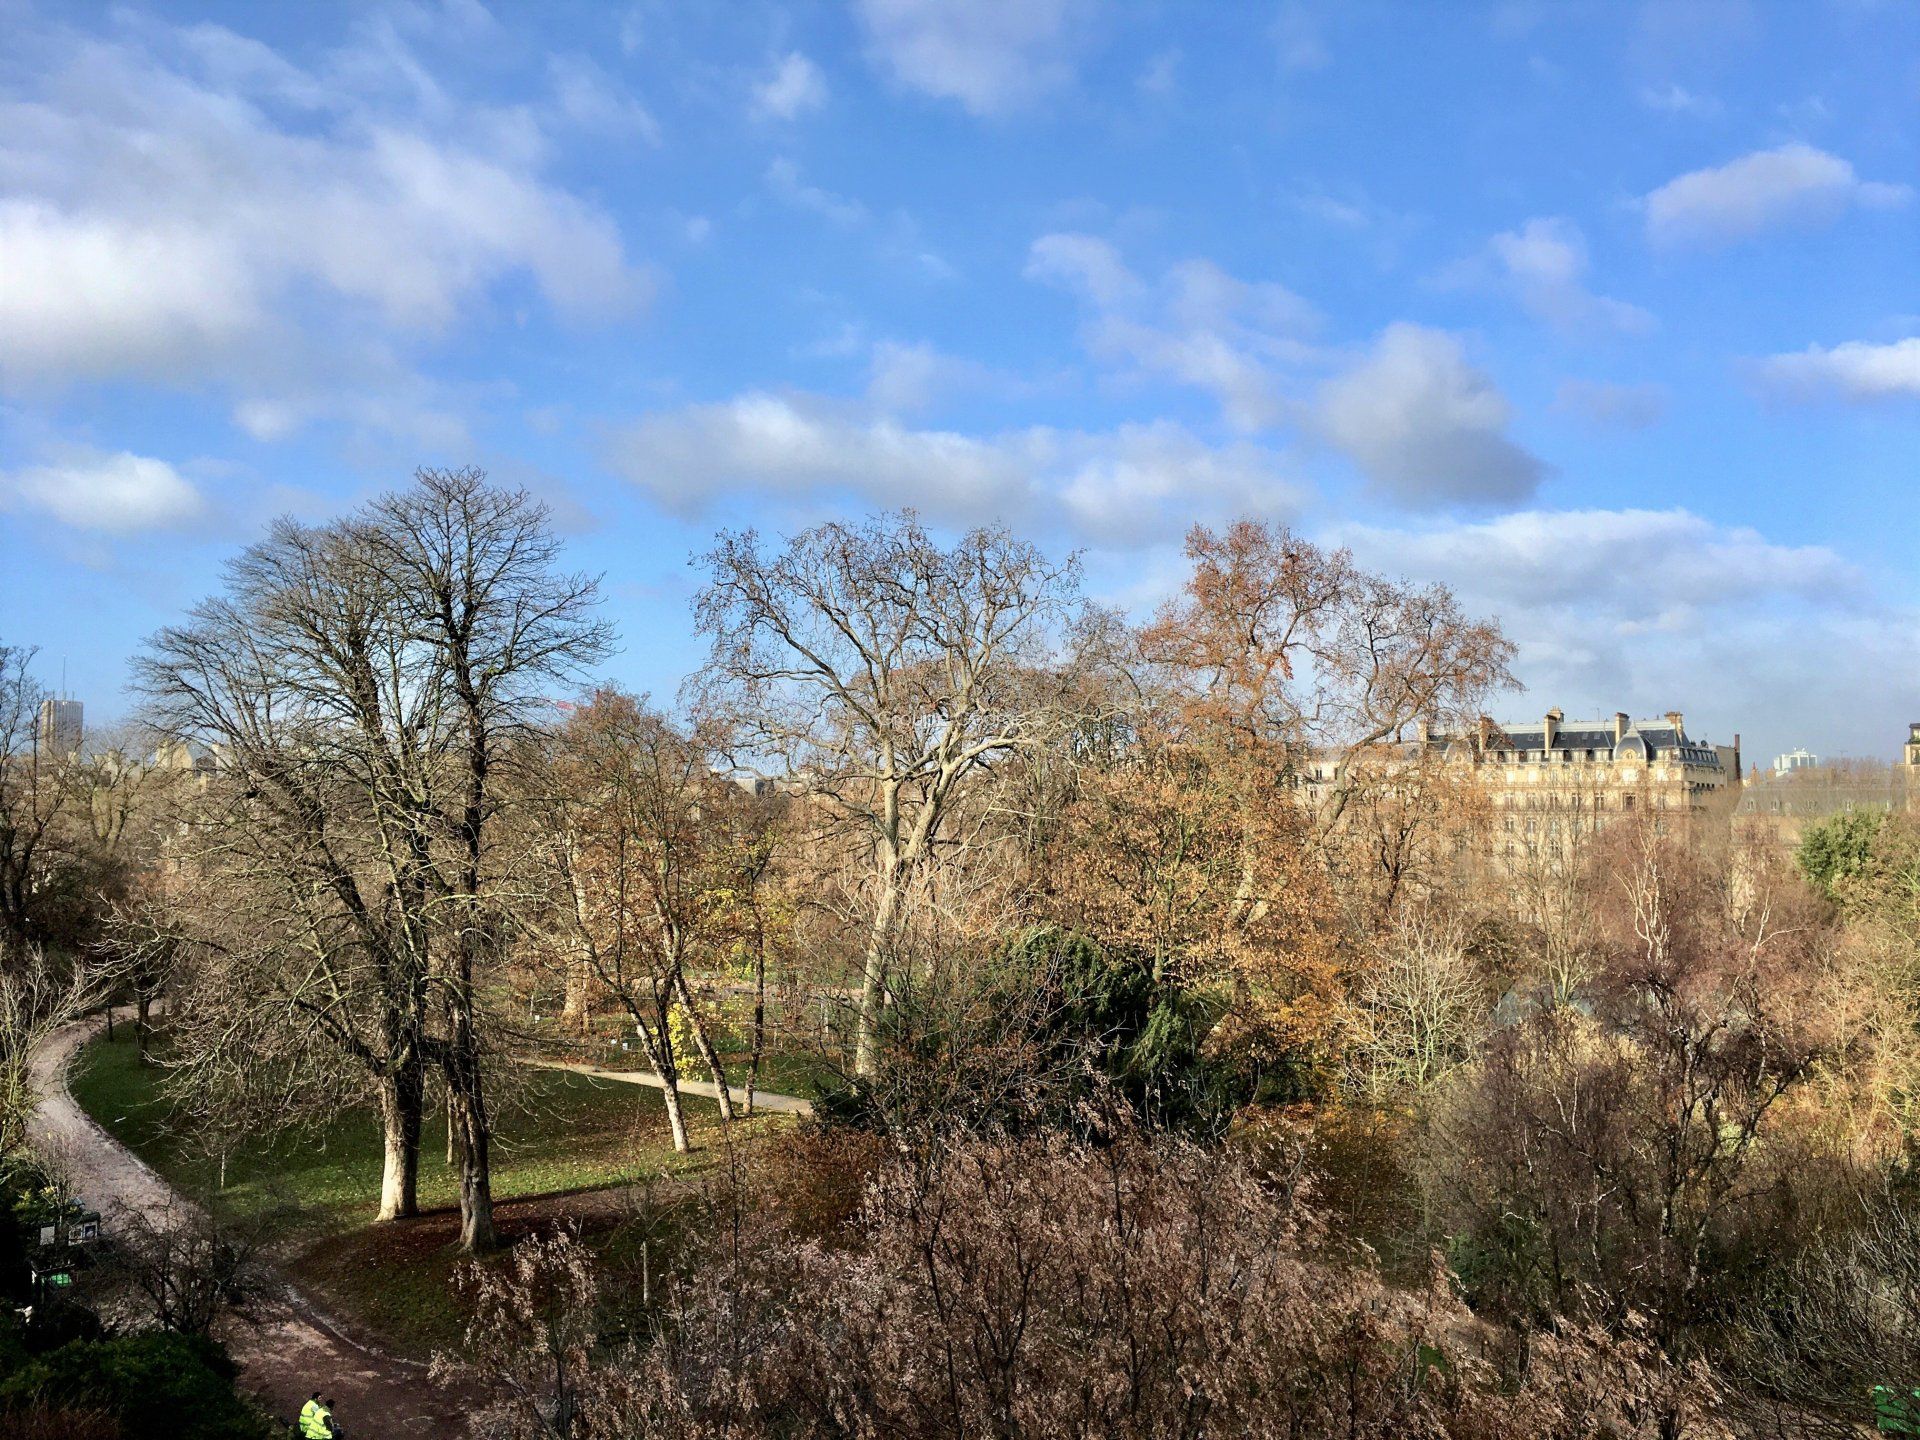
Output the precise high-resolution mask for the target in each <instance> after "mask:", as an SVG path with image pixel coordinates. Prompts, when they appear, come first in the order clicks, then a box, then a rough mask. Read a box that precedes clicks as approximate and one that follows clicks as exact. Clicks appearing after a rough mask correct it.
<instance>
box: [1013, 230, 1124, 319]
mask: <svg viewBox="0 0 1920 1440" xmlns="http://www.w3.org/2000/svg"><path fill="white" fill-rule="evenodd" d="M1024 273H1025V274H1026V277H1027V278H1028V279H1029V280H1044V281H1048V282H1050V283H1053V284H1057V285H1064V286H1066V287H1067V288H1068V289H1071V290H1074V291H1076V292H1077V293H1079V294H1081V295H1083V296H1085V297H1086V298H1087V299H1089V300H1091V301H1093V303H1094V304H1096V305H1102V306H1115V305H1121V304H1125V303H1127V302H1128V301H1131V300H1132V299H1134V297H1136V296H1138V295H1140V294H1142V293H1144V292H1145V289H1146V287H1145V286H1144V285H1142V284H1141V283H1140V277H1139V276H1137V275H1135V274H1134V273H1133V271H1131V270H1129V269H1128V268H1127V263H1126V261H1124V260H1122V259H1121V258H1120V252H1119V251H1118V250H1116V249H1114V247H1113V245H1112V244H1111V243H1109V242H1108V241H1105V240H1102V239H1101V238H1100V237H1099V236H1097V235H1079V234H1071V233H1058V234H1053V235H1042V236H1041V237H1040V238H1039V239H1038V240H1035V241H1034V242H1033V245H1032V246H1031V247H1030V248H1029V249H1028V251H1027V266H1026V270H1025V272H1024Z"/></svg>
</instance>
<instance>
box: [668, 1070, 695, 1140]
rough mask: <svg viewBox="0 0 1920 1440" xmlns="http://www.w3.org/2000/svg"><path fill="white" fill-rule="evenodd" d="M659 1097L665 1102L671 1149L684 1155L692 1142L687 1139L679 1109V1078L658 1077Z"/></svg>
mask: <svg viewBox="0 0 1920 1440" xmlns="http://www.w3.org/2000/svg"><path fill="white" fill-rule="evenodd" d="M660 1096H661V1098H662V1099H663V1100H665V1101H666V1102H667V1128H668V1129H669V1130H671V1131H672V1132H673V1148H674V1150H675V1152H676V1153H678V1154H681V1155H685V1154H686V1153H687V1152H688V1151H689V1150H691V1149H693V1142H692V1141H690V1140H688V1139H687V1117H686V1113H685V1112H684V1111H683V1110H682V1109H681V1108H680V1077H679V1076H678V1075H674V1074H667V1075H663V1076H661V1077H660Z"/></svg>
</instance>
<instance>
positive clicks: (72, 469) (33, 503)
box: [0, 451, 206, 534]
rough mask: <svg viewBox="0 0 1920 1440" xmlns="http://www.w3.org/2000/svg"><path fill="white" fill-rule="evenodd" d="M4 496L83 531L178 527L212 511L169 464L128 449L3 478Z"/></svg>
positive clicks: (68, 458)
mask: <svg viewBox="0 0 1920 1440" xmlns="http://www.w3.org/2000/svg"><path fill="white" fill-rule="evenodd" d="M0 497H4V498H5V499H6V501H7V502H8V503H9V504H10V505H17V506H20V507H23V508H26V509H31V510H38V511H40V512H42V513H44V514H47V515H51V516H52V517H53V518H54V519H56V520H58V521H59V522H60V523H61V524H63V525H71V526H73V527H74V528H75V529H78V530H104V531H109V532H112V533H115V534H131V533H135V532H138V531H144V530H164V529H171V528H175V527H178V526H181V525H185V524H188V523H190V522H192V521H194V520H196V519H198V518H199V517H200V515H201V514H202V513H203V511H204V510H205V508H206V502H205V500H204V498H203V497H202V496H201V494H200V492H199V491H198V490H197V489H195V488H194V486H193V485H192V483H191V482H189V481H188V480H187V479H186V478H185V477H184V476H182V475H181V474H180V472H179V471H178V470H175V469H174V468H173V466H171V465H169V464H168V463H167V462H166V461H164V460H154V459H150V458H149V457H147V456H144V455H133V454H129V453H128V452H126V451H121V452H120V453H118V454H106V453H101V452H96V451H74V452H72V453H70V454H67V455H65V456H63V457H61V458H58V459H55V460H51V461H49V462H48V463H45V464H41V465H33V466H29V467H27V468H25V469H22V470H16V471H14V472H13V473H12V474H10V475H0Z"/></svg>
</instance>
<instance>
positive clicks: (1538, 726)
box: [1307, 708, 1742, 866]
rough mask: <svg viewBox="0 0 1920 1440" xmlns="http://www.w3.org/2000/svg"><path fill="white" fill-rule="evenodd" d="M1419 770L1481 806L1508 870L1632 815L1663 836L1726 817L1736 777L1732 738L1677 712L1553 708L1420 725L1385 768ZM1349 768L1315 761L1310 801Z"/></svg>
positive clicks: (1562, 852) (1554, 854)
mask: <svg viewBox="0 0 1920 1440" xmlns="http://www.w3.org/2000/svg"><path fill="white" fill-rule="evenodd" d="M1417 761H1418V762H1425V763H1428V764H1432V763H1435V762H1438V763H1440V764H1441V765H1442V766H1443V767H1444V773H1447V774H1449V775H1450V776H1451V777H1453V778H1455V779H1456V780H1459V781H1463V782H1465V784H1466V787H1467V789H1468V791H1469V793H1471V794H1473V795H1474V796H1475V797H1476V798H1477V799H1478V800H1479V802H1480V804H1481V808H1482V817H1481V823H1482V824H1483V825H1484V826H1485V827H1486V830H1487V835H1488V842H1489V848H1490V849H1491V851H1492V854H1493V855H1494V857H1495V858H1497V859H1500V860H1503V861H1505V862H1507V863H1508V864H1509V865H1511V866H1517V865H1520V864H1523V863H1526V862H1529V861H1539V860H1545V861H1548V862H1551V861H1554V860H1559V859H1563V858H1565V857H1567V856H1568V855H1570V854H1571V853H1572V852H1573V850H1574V848H1575V847H1576V846H1577V845H1578V844H1579V842H1580V840H1581V839H1582V837H1585V836H1590V835H1593V834H1595V833H1596V832H1598V831H1600V830H1603V829H1605V828H1606V826H1607V825H1608V824H1609V823H1610V822H1611V821H1613V820H1615V819H1617V818H1619V817H1621V816H1626V815H1632V814H1635V813H1636V812H1638V813H1640V814H1646V815H1651V816H1652V817H1653V825H1654V828H1655V830H1656V831H1659V832H1663V833H1664V832H1666V831H1668V830H1669V829H1678V828H1680V827H1686V826H1691V825H1693V824H1695V823H1698V822H1699V821H1701V820H1703V819H1704V818H1706V817H1708V816H1719V817H1725V816H1727V815H1730V814H1731V812H1732V809H1733V805H1734V803H1735V801H1736V800H1737V798H1738V795H1739V789H1740V784H1741V776H1742V771H1741V760H1740V737H1739V736H1738V735H1736V736H1734V737H1733V743H1732V744H1731V745H1720V744H1715V743H1713V742H1710V741H1706V740H1700V739H1696V738H1694V737H1693V736H1691V735H1689V734H1688V733H1687V726H1686V719H1685V717H1684V716H1683V715H1681V714H1680V712H1678V711H1670V712H1668V713H1667V714H1666V715H1663V716H1661V717H1660V718H1658V719H1647V720H1635V719H1633V718H1632V717H1630V716H1628V715H1627V714H1625V713H1624V712H1622V713H1617V714H1615V715H1614V716H1612V717H1611V718H1610V719H1603V720H1568V719H1567V718H1566V717H1565V715H1564V714H1563V713H1562V712H1561V711H1560V710H1559V709H1558V708H1555V709H1552V710H1549V711H1548V712H1547V713H1546V714H1545V715H1544V716H1543V717H1542V718H1541V719H1539V720H1537V721H1533V722H1531V723H1523V724H1499V723H1496V722H1495V721H1493V720H1491V719H1485V718H1483V719H1482V720H1480V721H1479V723H1478V724H1477V725H1476V726H1474V727H1473V728H1472V729H1469V730H1463V731H1441V730H1434V729H1431V728H1429V727H1428V726H1427V725H1425V724H1422V725H1421V726H1420V727H1419V731H1418V733H1417V735H1416V738H1415V739H1414V741H1413V742H1412V743H1411V744H1409V745H1406V746H1404V747H1399V749H1398V753H1397V755H1395V756H1394V757H1392V758H1391V759H1390V760H1389V764H1390V765H1393V766H1402V765H1407V764H1411V763H1414V762H1417ZM1351 763H1356V762H1354V761H1352V760H1348V761H1343V762H1339V763H1335V762H1331V761H1316V762H1315V764H1314V766H1313V771H1312V774H1311V776H1310V778H1309V779H1308V782H1307V783H1308V789H1309V791H1310V793H1317V794H1318V795H1321V796H1324V795H1325V794H1327V793H1329V792H1330V791H1331V790H1332V788H1333V787H1334V786H1335V785H1336V784H1338V783H1339V776H1340V770H1341V768H1342V766H1343V765H1346V764H1351Z"/></svg>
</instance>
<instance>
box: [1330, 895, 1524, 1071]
mask: <svg viewBox="0 0 1920 1440" xmlns="http://www.w3.org/2000/svg"><path fill="white" fill-rule="evenodd" d="M1472 946H1473V930H1472V925H1471V924H1470V922H1469V920H1468V919H1467V917H1465V916H1463V915H1460V914H1458V913H1454V912H1448V911H1443V910H1438V909H1435V908H1432V907H1427V908H1423V909H1420V910H1412V911H1408V912H1407V913H1405V914H1403V915H1402V916H1401V917H1400V918H1399V921H1398V923H1397V924H1396V925H1395V926H1394V928H1393V930H1392V931H1391V932H1390V933H1389V934H1388V935H1387V936H1386V938H1385V939H1384V940H1383V941H1382V942H1381V944H1380V946H1379V950H1380V954H1379V956H1378V958H1377V959H1376V961H1375V963H1374V965H1373V966H1372V968H1371V969H1369V970H1368V972H1367V973H1366V975H1365V976H1364V978H1363V979H1362V980H1361V982H1360V986H1359V994H1358V996H1357V997H1356V998H1357V1002H1358V1003H1357V1005H1356V1010H1357V1015H1358V1018H1357V1023H1356V1026H1355V1029H1356V1031H1357V1032H1358V1033H1357V1034H1356V1036H1355V1038H1354V1042H1353V1058H1354V1060H1356V1061H1357V1062H1358V1063H1359V1066H1360V1077H1359V1078H1360V1081H1361V1083H1362V1084H1363V1085H1365V1086H1367V1087H1368V1088H1371V1089H1375V1090H1380V1091H1386V1092H1394V1091H1400V1092H1409V1093H1414V1094H1417V1093H1419V1092H1421V1091H1423V1090H1425V1089H1426V1088H1427V1087H1428V1086H1429V1085H1431V1084H1432V1083H1433V1082H1434V1081H1436V1080H1438V1079H1439V1078H1440V1077H1441V1076H1442V1075H1444V1074H1445V1073H1446V1072H1447V1071H1448V1070H1450V1069H1452V1068H1453V1067H1454V1066H1456V1065H1459V1064H1461V1063H1463V1062H1465V1061H1467V1060H1470V1059H1472V1058H1473V1057H1474V1055H1475V1054H1476V1053H1477V1050H1478V1046H1479V1042H1480V1040H1481V1038H1482V1037H1483V1036H1484V1035H1485V1033H1486V1031H1487V1029H1488V1028H1489V1027H1490V1025H1491V1024H1492V1020H1493V997H1492V995H1491V994H1490V993H1489V992H1488V989H1487V987H1486V985H1485V984H1484V983H1483V982H1482V981H1481V978H1480V976H1479V975H1478V974H1477V973H1476V970H1475V967H1474V963H1473V956H1472Z"/></svg>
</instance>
